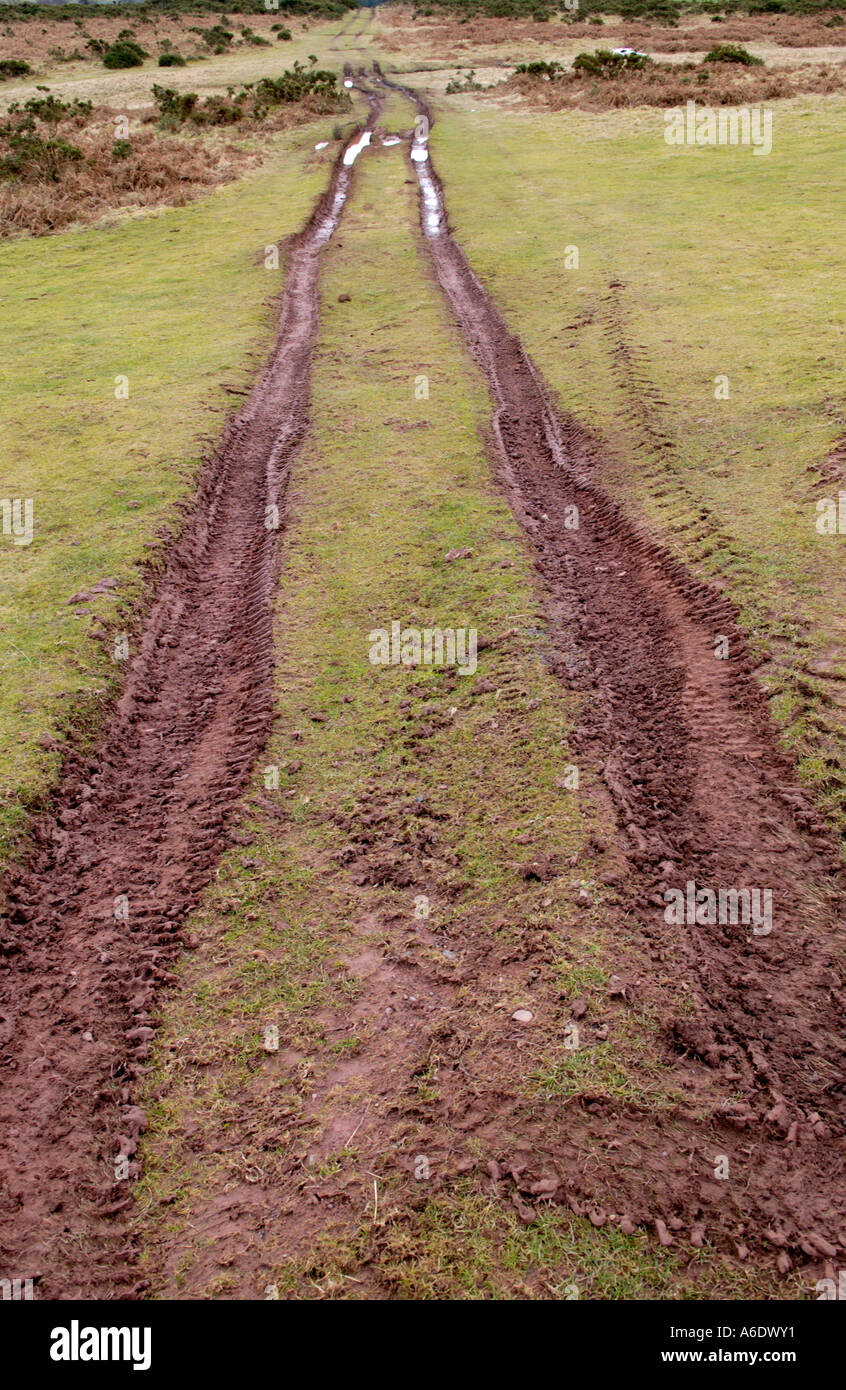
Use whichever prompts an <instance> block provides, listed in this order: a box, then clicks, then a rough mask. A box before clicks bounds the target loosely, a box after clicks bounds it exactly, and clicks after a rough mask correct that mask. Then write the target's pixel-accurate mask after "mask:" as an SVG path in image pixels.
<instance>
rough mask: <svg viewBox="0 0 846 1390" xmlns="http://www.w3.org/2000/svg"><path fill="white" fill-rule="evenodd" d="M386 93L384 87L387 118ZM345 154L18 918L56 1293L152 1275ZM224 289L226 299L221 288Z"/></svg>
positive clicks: (346, 177) (11, 1094)
mask: <svg viewBox="0 0 846 1390" xmlns="http://www.w3.org/2000/svg"><path fill="white" fill-rule="evenodd" d="M377 114H378V108H377V107H376V106H373V107H372V110H371V114H370V117H369V120H368V123H367V125H368V127H371V126H372V124H373V122H374V121H375V119H376V116H377ZM351 180H352V166H351V165H345V164H344V162H343V156H341V157H339V159H338V161H337V163H336V165H335V167H334V170H333V173H332V177H331V180H330V184H329V187H328V189H327V191H326V192H325V193H324V194H323V195H322V196H321V198H320V200H319V202H318V204H317V206H316V207H315V210H314V212H313V213H312V215H311V217H310V219H309V221H308V222H307V224H306V225H305V227H304V228H303V230H302V231H301V232H300V233H299V234H298V235H297V236H295V237H294V238H293V239H292V240H291V242H290V243H289V245H288V248H287V269H286V276H285V286H284V292H283V295H282V300H281V305H280V311H279V318H278V333H277V338H276V343H275V347H274V350H273V353H272V355H271V357H270V359H269V361H268V364H267V366H266V368H265V370H264V372H263V374H262V376H261V378H260V380H259V381H258V382H257V384H256V386H255V388H254V389H253V391H252V393H251V395H250V397H249V400H248V402H247V404H246V405H245V407H244V409H243V410H242V411H241V412H240V414H239V415H237V416H236V417H235V418H234V419H233V420H232V421H231V422H230V423H229V425H228V426H227V428H226V430H225V432H224V435H223V438H222V440H221V443H220V445H219V447H218V449H217V451H216V453H215V454H214V457H213V458H211V459H210V460H209V461H208V462H207V464H206V466H205V468H204V471H203V474H202V476H201V479H200V482H199V487H198V492H197V496H196V499H195V501H194V503H193V506H192V509H191V511H190V513H189V514H188V516H187V518H186V522H185V526H184V529H183V531H182V534H181V536H180V538H179V540H178V541H177V542H176V543H175V544H174V545H173V547H172V548H171V549H170V551H169V553H168V555H167V558H166V562H165V566H164V570H163V573H162V574H161V577H160V579H159V581H158V583H157V585H156V590H155V593H154V596H153V601H152V605H151V607H150V610H149V612H148V614H147V616H146V617H145V619H144V621H143V623H141V624H140V625H139V628H138V631H137V633H136V634H133V635H131V636H130V657H129V663H128V670H127V674H126V679H125V683H124V686H123V690H122V693H121V695H120V698H119V701H118V704H117V707H116V709H115V711H114V714H113V716H112V717H111V720H110V722H109V724H108V727H107V728H106V730H105V732H104V734H103V736H102V740H101V742H100V744H99V746H98V748H97V749H96V750H95V752H94V753H93V754H92V755H83V754H71V755H70V756H69V758H68V760H67V763H66V766H65V768H64V772H63V776H62V781H61V785H60V787H59V789H58V791H57V794H56V805H57V806H58V807H59V808H60V809H59V810H58V811H57V812H56V814H55V815H47V816H44V817H42V818H41V819H40V820H39V821H38V822H37V823H36V824H35V825H34V826H33V828H32V835H31V841H32V850H31V853H30V856H29V858H28V860H27V861H26V862H25V863H24V864H22V865H21V866H20V867H19V868H17V869H13V870H12V871H11V873H10V876H9V882H8V884H7V885H6V886H7V890H8V911H7V919H6V921H5V922H4V923H3V925H2V933H0V1073H2V1101H0V1175H2V1189H0V1271H2V1273H3V1275H4V1276H8V1277H10V1278H31V1279H33V1280H34V1281H36V1282H37V1284H38V1291H39V1292H38V1296H39V1297H47V1298H50V1297H58V1296H62V1297H65V1298H68V1297H87V1298H93V1297H105V1298H109V1297H127V1296H132V1293H133V1290H134V1286H135V1283H136V1281H137V1275H136V1276H135V1278H134V1277H133V1251H132V1249H131V1248H130V1247H129V1246H128V1245H127V1236H126V1230H127V1226H126V1222H127V1219H128V1215H129V1212H128V1210H127V1209H128V1208H130V1207H131V1198H130V1196H129V1195H128V1181H127V1179H130V1178H132V1177H134V1176H136V1175H137V1171H138V1167H137V1163H136V1161H135V1157H134V1156H135V1153H136V1149H137V1146H138V1138H139V1134H140V1133H141V1132H143V1130H144V1128H145V1123H146V1121H145V1117H144V1115H143V1114H142V1113H141V1112H140V1110H139V1109H138V1108H137V1107H136V1106H134V1105H133V1084H134V1082H135V1080H136V1078H137V1077H138V1075H139V1072H140V1070H141V1069H142V1067H143V1064H144V1061H145V1059H146V1058H147V1056H148V1054H149V1052H150V1039H151V1037H152V1032H153V1030H152V1027H151V1020H152V1009H153V1001H154V998H155V996H156V993H157V990H158V988H159V986H160V985H161V984H162V983H163V982H165V981H166V980H167V978H168V966H169V964H170V962H171V961H172V959H173V957H174V955H175V953H176V952H177V950H178V949H179V945H180V937H179V932H180V924H181V922H182V920H183V918H184V917H185V915H186V913H187V912H188V911H189V910H190V909H191V908H192V907H193V906H194V904H195V903H196V902H197V900H198V897H199V894H200V891H201V889H202V888H203V886H204V884H205V883H206V882H207V881H208V879H209V877H210V874H211V872H212V870H213V867H214V865H215V863H216V860H217V857H218V855H219V852H220V847H221V843H222V836H223V833H224V831H225V828H226V825H227V821H228V820H229V817H230V816H231V814H232V811H233V809H234V806H235V802H236V798H237V797H238V795H239V792H240V791H241V789H242V788H243V785H244V783H245V781H246V779H247V777H248V775H249V772H250V769H251V766H252V763H253V761H254V759H255V757H256V755H257V754H258V752H259V751H260V749H261V748H262V746H263V743H264V741H265V737H266V733H267V730H268V727H269V723H270V718H271V706H272V691H273V684H272V681H273V652H272V626H271V623H272V602H273V594H274V588H275V579H276V572H277V545H278V537H279V527H280V518H281V517H282V515H283V513H284V505H285V492H286V486H287V480H288V473H289V469H290V464H291V459H292V455H293V453H294V451H295V450H296V448H297V446H298V445H299V443H300V442H301V440H302V438H303V434H304V431H305V428H306V418H307V410H308V400H309V376H310V361H311V352H312V345H313V340H314V335H315V331H316V323H317V281H318V274H319V265H320V256H321V252H322V249H323V247H324V246H325V245H326V243H327V242H328V240H329V238H330V237H331V235H332V233H333V231H334V229H335V227H336V225H337V223H338V220H339V218H340V215H341V212H342V210H343V206H344V202H345V200H346V197H347V194H348V191H349V188H350V184H351ZM210 308H211V306H210Z"/></svg>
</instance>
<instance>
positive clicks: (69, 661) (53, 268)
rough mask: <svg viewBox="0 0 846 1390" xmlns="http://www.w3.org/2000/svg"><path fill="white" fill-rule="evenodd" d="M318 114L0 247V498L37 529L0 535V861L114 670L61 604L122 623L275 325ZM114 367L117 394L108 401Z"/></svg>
mask: <svg viewBox="0 0 846 1390" xmlns="http://www.w3.org/2000/svg"><path fill="white" fill-rule="evenodd" d="M330 128H331V125H330V121H329V120H328V119H327V120H324V121H321V122H319V123H315V124H314V125H311V126H309V127H306V128H303V129H301V130H299V131H297V132H294V133H291V134H288V135H285V136H282V137H280V138H279V140H278V141H277V142H276V144H275V147H274V152H273V154H272V155H271V157H270V159H269V161H268V163H267V165H266V166H265V167H264V169H263V171H262V172H260V173H258V174H255V175H253V176H251V177H249V178H246V179H244V180H241V181H239V182H238V183H236V184H232V185H229V186H227V187H225V188H223V189H220V190H219V191H217V192H215V193H214V194H211V195H210V196H208V197H204V198H202V199H201V200H199V201H198V202H196V203H193V204H191V205H190V206H187V207H184V208H180V209H173V210H166V211H162V212H160V213H158V214H156V215H153V216H145V217H139V218H135V219H131V220H124V221H122V222H121V223H120V225H118V226H111V227H108V228H102V227H101V228H93V229H88V230H84V231H73V232H68V233H64V234H62V235H58V236H54V237H50V238H48V239H39V240H29V239H28V240H24V241H19V242H16V243H14V244H7V245H4V246H2V247H0V275H2V278H3V283H4V287H5V289H4V306H3V311H2V333H3V341H4V347H5V356H6V362H7V364H8V365H7V368H6V370H5V372H4V374H3V376H2V379H0V412H2V416H3V421H4V430H3V482H2V489H1V490H0V491H1V492H2V496H3V497H10V498H23V499H26V498H31V499H32V500H33V506H34V523H35V524H34V538H33V540H32V543H31V544H30V545H21V546H16V545H13V543H12V539H11V538H10V537H6V536H2V537H0V586H1V587H2V598H0V626H1V627H2V632H0V672H2V678H1V679H0V741H2V744H3V748H4V750H5V752H4V758H3V765H2V770H0V859H1V858H2V856H3V855H4V854H6V853H8V851H9V849H10V847H11V845H12V843H13V841H14V838H15V835H16V833H17V832H18V830H19V829H20V827H21V825H22V824H23V823H24V819H25V815H24V808H25V807H26V806H27V805H29V804H31V803H32V802H33V801H34V800H37V799H38V798H40V797H41V796H42V795H43V794H44V792H45V790H46V789H47V788H49V786H50V783H51V779H52V778H53V776H54V774H55V768H56V766H57V761H58V756H59V755H58V753H57V751H55V750H54V751H52V752H45V749H44V748H42V747H40V746H39V739H40V738H42V737H43V736H44V734H45V732H47V731H52V732H54V733H56V732H58V733H59V734H60V735H61V731H62V730H63V729H65V728H67V727H68V726H69V725H71V724H75V725H77V726H82V727H83V728H84V729H87V730H88V732H89V734H93V733H94V731H95V729H96V727H97V723H98V720H99V718H100V713H101V706H102V702H103V700H104V697H105V695H106V693H107V692H108V691H109V690H110V689H111V688H112V686H113V683H114V678H115V676H116V674H118V672H119V667H118V666H117V665H116V664H115V663H114V662H112V661H111V660H110V657H109V652H108V651H107V650H106V649H105V647H104V646H103V644H101V643H100V642H98V641H97V640H95V638H94V636H93V634H92V623H93V619H92V618H91V617H90V616H86V615H82V614H80V615H79V616H77V614H76V612H75V610H74V609H72V608H69V607H68V606H67V600H68V599H69V598H70V597H72V596H73V595H74V594H76V593H78V592H79V591H81V590H84V589H86V588H87V587H88V586H89V585H91V584H94V583H96V582H97V581H99V580H101V579H105V578H113V579H116V580H117V581H118V587H117V588H116V589H114V590H112V591H110V592H109V593H106V594H104V595H102V596H100V597H98V598H96V599H94V600H93V601H92V603H91V604H90V608H91V609H92V611H93V610H96V613H97V614H99V615H100V616H102V618H103V619H104V620H107V621H111V622H115V623H119V624H120V623H123V624H126V623H128V622H129V618H130V610H131V606H132V604H133V603H134V602H135V601H136V600H137V599H138V597H139V594H140V591H141V572H140V570H139V568H138V562H139V561H140V560H143V559H144V558H145V557H148V558H149V557H150V556H151V555H152V554H153V551H151V550H150V549H148V547H150V546H152V547H155V546H156V545H157V544H158V541H157V540H156V533H157V531H158V529H159V528H160V527H161V526H163V525H165V524H167V523H169V522H173V520H174V516H175V506H176V504H177V503H178V502H179V501H180V500H181V499H183V498H185V497H186V496H187V495H189V494H190V491H191V486H192V483H193V480H194V478H195V477H196V473H197V469H198V467H199V456H200V454H201V452H202V451H203V450H204V449H205V448H207V447H208V444H200V442H199V440H200V437H201V435H205V436H206V437H207V439H208V440H209V441H211V440H213V439H214V438H216V437H217V435H218V434H219V432H220V430H221V428H222V425H223V421H224V418H225V415H226V413H227V412H228V411H231V410H233V409H234V408H235V405H236V400H237V399H240V398H234V397H233V396H231V395H228V394H227V393H226V392H225V391H224V390H222V389H221V383H222V382H228V383H233V382H234V383H235V384H236V385H240V386H243V385H244V383H245V382H247V381H249V379H250V377H251V375H252V373H253V371H254V370H255V367H256V365H257V364H258V363H259V362H260V361H261V360H262V357H263V354H264V352H265V350H266V347H267V344H268V343H269V341H270V338H271V332H272V314H271V312H270V303H269V301H270V297H271V296H272V295H274V294H275V293H276V292H278V290H279V287H280V284H281V274H282V271H281V270H280V271H278V272H272V271H268V270H266V269H265V268H264V251H265V247H266V246H267V245H268V244H270V243H272V242H275V241H276V240H277V239H279V238H280V237H284V236H285V235H287V234H288V233H290V232H292V231H294V230H296V228H297V227H298V226H299V225H300V224H301V223H302V221H303V220H304V218H305V216H306V215H307V213H308V211H309V209H310V207H311V205H312V202H313V200H314V198H315V197H316V196H317V194H318V192H319V191H320V190H321V189H322V188H323V187H324V186H325V183H326V180H327V166H326V164H323V163H318V162H316V161H314V162H312V160H311V158H310V156H311V151H312V146H313V144H314V143H315V140H316V139H317V138H318V137H319V136H320V135H321V134H325V133H328V130H329V129H330ZM118 376H126V377H128V381H129V398H128V399H116V397H115V390H116V387H115V378H116V377H118Z"/></svg>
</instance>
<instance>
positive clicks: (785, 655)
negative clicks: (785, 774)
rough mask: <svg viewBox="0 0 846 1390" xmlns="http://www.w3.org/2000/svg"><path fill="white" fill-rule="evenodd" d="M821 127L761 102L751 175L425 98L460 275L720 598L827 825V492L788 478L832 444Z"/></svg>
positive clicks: (589, 125) (828, 188)
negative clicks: (461, 257) (468, 272)
mask: <svg viewBox="0 0 846 1390" xmlns="http://www.w3.org/2000/svg"><path fill="white" fill-rule="evenodd" d="M844 112H846V102H844V101H843V100H842V99H841V98H837V97H832V98H829V99H828V100H826V101H825V102H821V101H819V100H817V99H811V98H808V99H800V100H797V101H794V102H785V103H776V104H775V124H774V136H773V141H774V144H773V151H772V153H771V154H770V155H769V156H767V157H764V158H761V157H758V156H755V155H753V154H752V151H751V150H750V149H749V148H748V147H746V148H744V147H742V146H738V147H736V148H731V147H714V148H710V149H709V148H705V149H692V150H691V149H689V148H686V147H681V148H671V147H669V146H667V145H666V144H665V142H664V140H663V128H664V127H663V119H662V115H661V113H660V112H654V111H649V110H640V111H635V112H629V113H623V112H621V113H618V114H615V113H604V114H602V115H596V116H593V115H588V114H584V113H559V114H556V115H548V114H537V113H527V112H524V111H521V112H515V111H511V112H509V113H508V114H505V113H504V112H503V111H501V110H499V109H498V108H497V107H495V106H491V105H483V104H482V103H481V102H479V101H478V100H477V99H474V98H473V97H472V96H460V97H454V98H451V99H448V100H447V101H445V102H444V103H442V109H441V112H440V116H439V119H438V122H437V125H436V127H435V134H434V136H433V150H434V152H435V156H436V158H437V160H438V165H439V169H440V171H441V174H442V176H443V177H444V180H445V183H446V189H447V199H448V206H449V210H450V214H451V217H452V220H453V223H454V226H455V229H456V231H457V233H458V235H459V237H460V238H461V240H462V242H463V244H464V247H465V249H466V250H467V252H468V255H469V257H470V260H471V262H472V264H473V265H474V267H475V269H476V270H477V271H478V272H479V273H480V274H481V275H482V277H483V279H484V280H485V283H486V284H487V285H488V287H489V288H490V289H491V290H492V291H493V293H494V295H495V297H496V299H497V302H498V303H499V305H500V307H501V308H502V309H503V311H504V312H505V314H506V317H507V319H508V321H509V323H510V325H511V326H512V327H513V328H514V330H515V331H517V332H519V333H520V334H521V336H522V337H523V339H524V341H525V343H526V346H527V347H528V349H529V351H530V352H531V353H532V355H533V356H534V358H535V360H536V362H537V363H538V365H539V366H540V368H541V370H542V371H543V372H544V374H545V376H546V378H547V380H548V381H549V382H550V384H551V385H552V387H553V388H554V390H555V392H556V394H557V396H558V399H559V401H560V403H561V405H562V407H563V408H564V409H565V410H568V411H571V412H572V413H573V414H574V415H575V416H576V417H577V418H578V419H579V420H581V421H582V422H584V423H586V424H588V425H589V426H591V427H593V428H594V429H596V430H597V431H598V432H599V434H600V435H601V436H602V438H603V439H604V440H605V441H606V443H607V453H608V461H607V464H606V467H605V473H604V477H605V480H606V482H607V483H608V484H610V485H611V486H612V487H613V489H614V490H615V491H617V492H618V493H619V494H621V495H622V496H623V497H625V499H626V501H627V503H628V504H629V505H630V506H632V507H633V508H636V509H637V510H638V511H640V512H641V513H642V514H643V515H644V516H645V517H646V518H648V520H649V522H650V524H652V525H653V526H654V527H655V528H656V529H657V530H658V531H659V532H660V533H661V535H662V536H663V537H664V538H665V539H666V540H667V541H668V543H669V544H670V545H671V546H673V547H674V548H675V549H676V550H677V551H678V552H679V553H680V554H681V555H683V556H684V558H685V559H686V560H687V561H688V562H689V563H691V564H693V565H694V566H695V567H696V568H697V569H698V570H700V572H702V573H704V574H707V575H711V576H714V577H716V578H720V579H724V580H725V581H726V582H727V584H728V586H729V592H730V593H731V594H732V596H733V597H734V598H735V600H736V601H737V602H738V604H739V606H740V609H741V613H742V617H743V621H744V623H745V625H746V627H747V629H748V630H749V632H750V633H751V634H752V637H753V642H754V645H755V646H756V648H757V649H758V651H759V652H760V654H761V655H762V657H764V658H765V662H766V664H765V665H764V667H763V668H762V671H761V676H762V679H763V680H764V682H765V685H766V688H767V690H768V691H769V693H770V695H771V697H772V698H771V703H772V709H773V713H774V716H775V718H776V720H777V722H778V724H779V726H780V727H781V729H782V732H783V738H784V741H785V743H786V744H787V745H788V746H790V747H791V748H793V749H794V750H795V751H796V753H797V755H798V756H799V759H800V764H801V766H802V769H803V773H804V774H805V776H806V777H807V779H808V780H809V782H811V783H812V784H813V785H814V786H815V787H816V789H817V791H818V792H819V794H820V797H821V799H822V801H823V802H824V804H825V805H826V806H827V808H828V810H829V811H830V812H831V814H832V815H833V816H835V818H836V819H837V820H838V823H840V824H843V814H844V805H845V804H846V767H844V763H843V739H842V735H843V731H844V726H846V696H844V686H843V677H844V676H845V675H846V668H844V665H843V650H844V638H846V621H845V620H844V616H843V608H842V595H843V592H844V584H846V543H844V540H843V538H842V537H841V536H823V535H820V534H818V532H817V529H816V520H817V512H816V501H817V499H819V498H821V497H826V496H830V495H831V493H832V484H831V483H829V484H827V485H826V484H824V483H822V482H821V481H820V480H819V478H817V477H816V475H815V474H813V473H809V472H808V469H809V468H811V467H812V466H813V465H815V464H819V463H821V462H822V461H823V460H825V458H826V456H827V455H828V453H829V452H830V450H831V449H832V448H833V446H834V445H835V443H836V442H837V440H838V439H840V438H841V437H842V436H843V434H844V431H846V414H845V413H844V408H843V399H844V393H846V365H844V364H845V363H846V353H844V347H845V346H846V343H844V328H843V310H844V307H846V291H844V284H845V283H846V278H844V271H846V250H844V245H843V239H842V237H841V236H840V235H839V231H838V228H839V226H840V223H841V221H842V217H843V207H842V198H841V197H840V196H839V194H838V193H837V191H836V190H837V187H838V182H837V160H838V149H839V140H840V136H839V131H840V129H841V127H842V122H843V118H844ZM787 187H789V188H790V189H791V197H790V198H789V199H786V198H784V197H783V196H781V191H782V190H783V189H784V188H787ZM653 189H654V190H655V192H654V194H653V193H652V192H650V190H653ZM571 248H577V257H574V256H573V254H572V249H571ZM568 249H569V250H568ZM576 259H577V262H578V263H577V265H576V264H575V261H576ZM812 286H813V288H812ZM722 377H725V378H727V384H726V383H722V382H720V381H718V380H717V378H722ZM726 389H727V391H728V399H723V398H722V395H724V394H725V390H726ZM718 392H719V393H721V395H720V398H716V397H717V393H718Z"/></svg>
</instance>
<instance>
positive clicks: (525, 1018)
mask: <svg viewBox="0 0 846 1390" xmlns="http://www.w3.org/2000/svg"><path fill="white" fill-rule="evenodd" d="M511 1017H512V1018H513V1020H514V1022H515V1023H531V1021H532V1019H533V1018H534V1014H533V1013H532V1012H531V1010H529V1009H517V1010H515V1012H514V1013H513V1014H512V1015H511Z"/></svg>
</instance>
